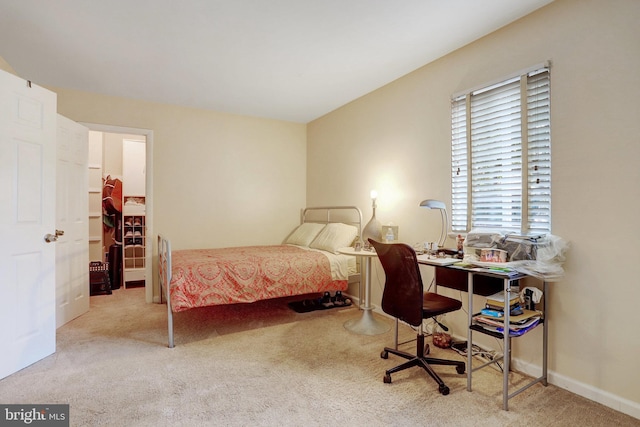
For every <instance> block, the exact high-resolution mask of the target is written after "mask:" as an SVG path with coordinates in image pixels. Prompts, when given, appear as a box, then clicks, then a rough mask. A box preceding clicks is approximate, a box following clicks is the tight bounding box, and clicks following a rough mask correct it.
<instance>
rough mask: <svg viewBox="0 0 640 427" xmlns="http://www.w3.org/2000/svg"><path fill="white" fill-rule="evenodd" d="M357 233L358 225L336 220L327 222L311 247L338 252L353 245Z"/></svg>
mask: <svg viewBox="0 0 640 427" xmlns="http://www.w3.org/2000/svg"><path fill="white" fill-rule="evenodd" d="M357 235H358V227H356V226H354V225H348V224H342V223H339V222H334V223H331V224H327V225H326V226H325V227H324V229H323V230H322V231H321V232H320V234H318V236H317V237H316V238H315V239H314V240H313V242H311V244H310V245H309V247H310V248H313V249H321V250H323V251H327V252H333V253H334V254H336V253H338V249H340V248H344V247H347V246H351V244H352V243H353V240H354V239H355V238H356V236H357Z"/></svg>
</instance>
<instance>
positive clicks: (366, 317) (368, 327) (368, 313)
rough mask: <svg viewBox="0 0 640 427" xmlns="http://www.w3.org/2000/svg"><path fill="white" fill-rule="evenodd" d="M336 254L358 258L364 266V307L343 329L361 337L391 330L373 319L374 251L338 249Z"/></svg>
mask: <svg viewBox="0 0 640 427" xmlns="http://www.w3.org/2000/svg"><path fill="white" fill-rule="evenodd" d="M338 252H340V253H341V254H344V255H351V256H358V257H360V265H361V266H362V264H363V263H362V261H364V265H365V288H364V307H362V310H363V311H362V316H361V317H360V318H359V319H351V320H348V321H347V322H345V324H344V327H345V328H346V329H347V330H349V331H351V332H354V333H356V334H362V335H379V334H383V333H385V332H387V331H388V330H390V329H391V326H389V325H387V324H386V323H384V322H381V321H380V320H378V319H376V318H375V317H373V312H372V311H373V307H371V258H374V257H377V256H378V254H377V253H376V252H375V251H365V250H360V251H356V250H355V249H354V248H352V247H348V248H342V249H338Z"/></svg>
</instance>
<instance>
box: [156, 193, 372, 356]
mask: <svg viewBox="0 0 640 427" xmlns="http://www.w3.org/2000/svg"><path fill="white" fill-rule="evenodd" d="M361 231H362V213H361V211H360V209H359V208H357V207H355V206H322V207H311V208H305V209H304V210H303V211H302V213H301V220H300V225H299V226H298V227H296V229H295V230H293V231H292V233H291V234H290V235H289V236H287V237H286V238H285V240H284V241H283V243H282V244H280V245H269V246H242V247H228V248H213V249H186V250H176V251H172V250H171V242H170V241H169V239H167V238H166V237H165V236H163V235H158V276H159V283H160V287H161V298H163V297H164V299H165V300H166V303H167V315H168V319H167V326H168V331H169V347H170V348H173V347H174V334H173V314H174V313H177V312H181V311H184V310H189V309H192V308H196V307H209V306H216V305H226V304H238V303H252V302H256V301H260V300H266V299H272V298H282V297H288V296H295V295H307V294H314V293H324V292H331V291H344V290H346V289H347V287H348V285H349V283H358V282H360V274H359V272H358V266H357V265H356V263H355V257H351V256H348V255H341V254H339V253H338V252H337V249H338V248H341V247H345V246H350V245H351V244H352V242H353V241H354V240H356V239H360V236H361Z"/></svg>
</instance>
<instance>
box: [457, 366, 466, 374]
mask: <svg viewBox="0 0 640 427" xmlns="http://www.w3.org/2000/svg"><path fill="white" fill-rule="evenodd" d="M456 372H457V373H459V374H464V366H456Z"/></svg>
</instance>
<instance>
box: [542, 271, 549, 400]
mask: <svg viewBox="0 0 640 427" xmlns="http://www.w3.org/2000/svg"><path fill="white" fill-rule="evenodd" d="M543 289H544V294H543V295H544V319H543V321H544V323H543V324H542V385H544V386H545V387H546V386H547V345H548V336H549V319H548V318H547V315H548V313H549V310H547V307H548V306H547V301H549V299H548V297H549V283H548V282H547V281H546V280H545V281H544V282H543Z"/></svg>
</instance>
